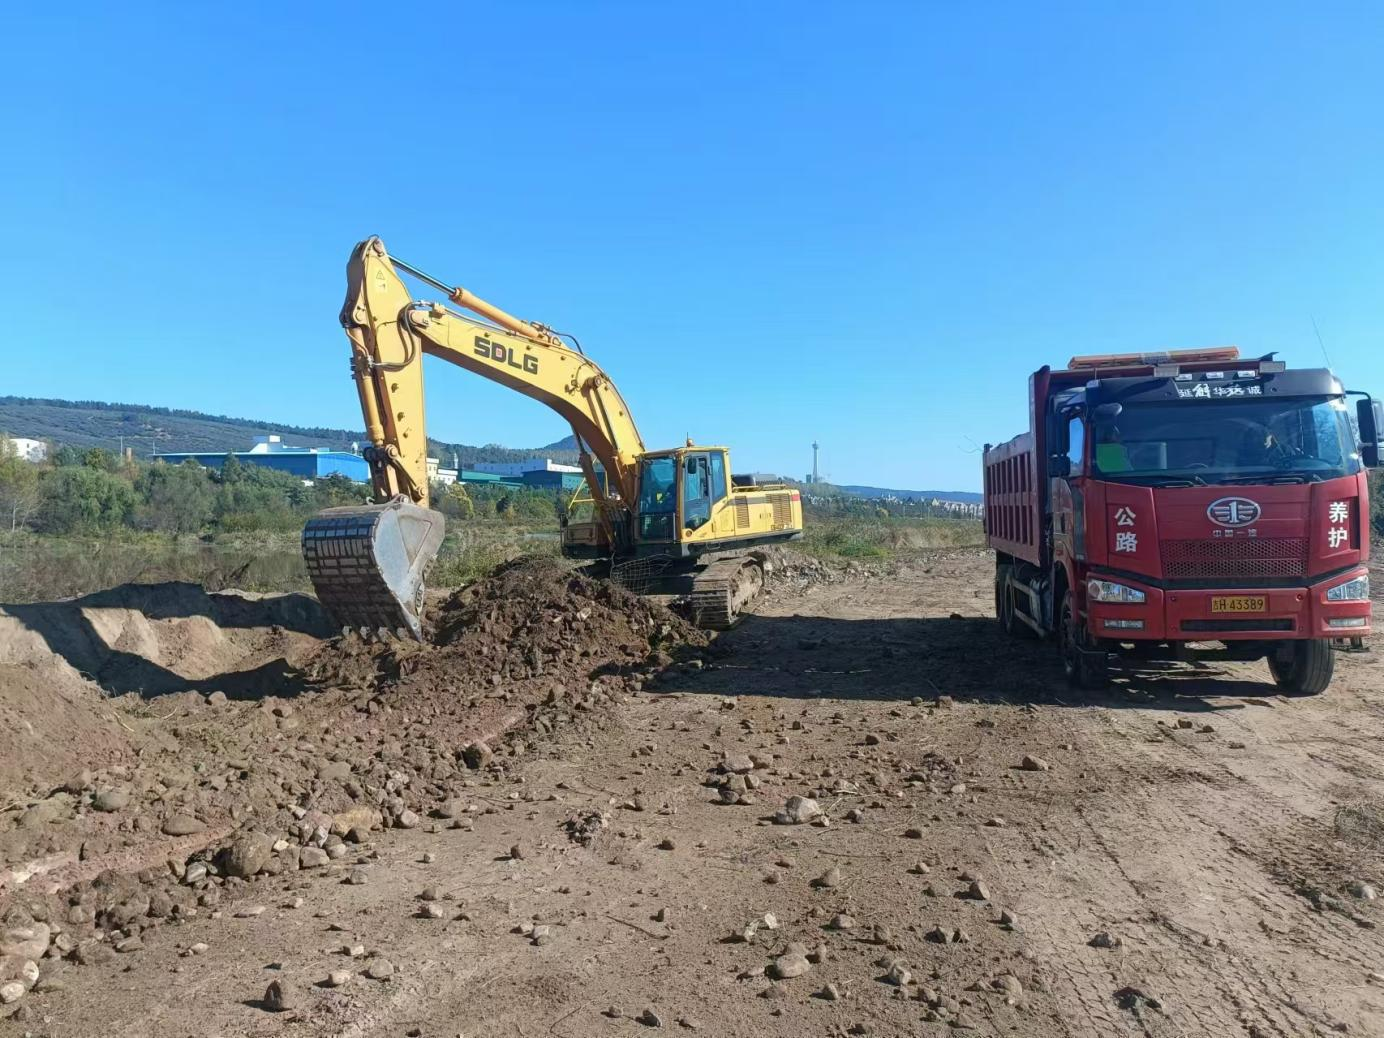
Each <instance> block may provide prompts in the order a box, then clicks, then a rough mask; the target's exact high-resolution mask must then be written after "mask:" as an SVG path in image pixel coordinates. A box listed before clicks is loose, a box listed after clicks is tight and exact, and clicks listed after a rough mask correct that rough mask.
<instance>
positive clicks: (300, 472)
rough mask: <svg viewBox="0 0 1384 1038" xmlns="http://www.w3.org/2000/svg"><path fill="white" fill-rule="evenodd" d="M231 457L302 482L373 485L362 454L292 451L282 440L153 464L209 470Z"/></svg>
mask: <svg viewBox="0 0 1384 1038" xmlns="http://www.w3.org/2000/svg"><path fill="white" fill-rule="evenodd" d="M228 453H229V455H230V456H232V457H234V458H235V459H236V460H237V461H239V462H240V463H241V464H243V465H260V466H263V467H264V468H268V469H277V470H278V471H280V472H287V473H289V474H291V475H294V476H297V477H298V478H299V479H303V480H308V481H311V480H316V479H322V478H324V477H326V476H345V477H346V478H347V479H353V480H355V481H356V482H357V483H369V482H370V466H369V465H367V464H366V463H365V459H364V458H362V457H361V456H360V455H359V454H352V453H351V452H350V451H335V450H328V449H327V448H325V447H290V446H289V445H288V444H286V443H284V442H283V439H282V437H279V436H256V437H255V444H254V446H253V447H251V448H250V449H249V450H248V451H230V452H226V451H221V452H219V453H218V452H212V451H173V452H169V453H162V454H155V455H154V460H155V461H165V462H167V463H168V464H170V465H179V464H182V463H183V462H184V461H195V462H197V464H199V465H204V466H206V467H207V468H209V469H219V468H221V466H222V465H223V464H224V463H225V461H226V458H227V456H228Z"/></svg>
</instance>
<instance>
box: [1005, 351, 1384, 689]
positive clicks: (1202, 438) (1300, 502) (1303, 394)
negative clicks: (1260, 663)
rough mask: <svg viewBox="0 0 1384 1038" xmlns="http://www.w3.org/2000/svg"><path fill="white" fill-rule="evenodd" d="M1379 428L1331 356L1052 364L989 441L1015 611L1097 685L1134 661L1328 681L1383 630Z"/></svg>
mask: <svg viewBox="0 0 1384 1038" xmlns="http://www.w3.org/2000/svg"><path fill="white" fill-rule="evenodd" d="M1348 397H1358V398H1359V400H1358V401H1357V402H1356V407H1355V408H1354V409H1351V408H1350V407H1348V406H1347V398H1348ZM1352 418H1354V421H1352ZM1381 426H1384V410H1382V409H1381V406H1380V403H1379V402H1377V401H1375V400H1373V399H1372V398H1371V397H1370V396H1369V395H1368V394H1365V393H1348V392H1347V391H1346V390H1345V389H1344V387H1343V386H1342V385H1341V383H1340V381H1339V380H1338V379H1337V378H1336V376H1335V375H1333V374H1332V373H1331V372H1330V371H1327V370H1325V369H1320V368H1317V369H1289V368H1288V367H1287V366H1286V365H1285V364H1284V363H1283V362H1281V361H1277V360H1274V359H1273V357H1272V355H1270V356H1267V357H1263V358H1260V359H1257V360H1243V359H1241V358H1240V356H1239V351H1238V350H1237V349H1236V348H1235V347H1219V348H1215V349H1205V350H1176V351H1173V352H1170V353H1159V354H1119V355H1107V356H1093V357H1074V358H1072V360H1071V362H1070V363H1069V364H1068V366H1067V368H1066V369H1065V370H1060V371H1054V370H1052V369H1050V368H1047V367H1043V368H1041V369H1039V370H1038V371H1036V372H1035V373H1034V374H1033V375H1032V376H1031V377H1030V379H1029V431H1028V432H1026V433H1022V434H1020V435H1019V436H1016V437H1015V438H1014V439H1012V440H1010V441H1009V442H1008V443H1002V444H1000V445H998V446H990V445H987V446H986V448H985V458H984V475H985V532H986V540H987V543H988V544H989V545H990V547H991V548H993V549H994V551H995V610H996V613H997V615H998V617H999V621H1000V623H1001V625H1002V626H1003V628H1004V630H1005V631H1006V632H1008V633H1010V634H1012V635H1015V636H1018V637H1024V636H1028V637H1034V636H1037V637H1044V638H1052V639H1053V640H1054V641H1056V643H1057V644H1058V646H1059V647H1060V650H1061V655H1062V661H1063V667H1064V669H1065V671H1066V673H1067V677H1068V679H1069V680H1070V681H1071V682H1072V683H1073V684H1075V685H1077V686H1079V687H1087V688H1094V687H1099V686H1101V685H1103V684H1104V683H1105V682H1106V681H1107V680H1108V676H1109V669H1110V667H1111V665H1112V664H1115V663H1117V662H1120V661H1121V660H1126V659H1129V658H1135V659H1140V658H1141V659H1191V658H1200V657H1206V656H1210V657H1219V658H1223V659H1233V660H1255V659H1263V658H1267V660H1268V664H1269V670H1270V671H1271V673H1272V675H1273V679H1274V681H1275V683H1276V684H1277V685H1278V686H1279V688H1280V689H1281V690H1282V691H1284V692H1285V693H1289V694H1295V695H1310V694H1315V693H1318V692H1321V691H1323V690H1325V688H1326V687H1327V685H1328V684H1329V682H1330V680H1331V674H1332V668H1333V660H1334V657H1333V649H1356V650H1359V649H1363V648H1364V640H1365V638H1366V636H1367V635H1369V633H1370V584H1369V571H1368V569H1367V565H1366V564H1367V562H1368V559H1369V523H1370V509H1369V496H1368V484H1367V472H1366V470H1367V469H1368V468H1371V467H1375V466H1377V465H1378V464H1379V452H1380V445H1379V434H1380V429H1381Z"/></svg>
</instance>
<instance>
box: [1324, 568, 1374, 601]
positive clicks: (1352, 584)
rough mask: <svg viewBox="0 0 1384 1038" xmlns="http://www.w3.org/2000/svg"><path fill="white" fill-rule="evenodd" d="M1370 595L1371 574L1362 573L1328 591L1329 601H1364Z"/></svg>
mask: <svg viewBox="0 0 1384 1038" xmlns="http://www.w3.org/2000/svg"><path fill="white" fill-rule="evenodd" d="M1369 597H1370V578H1369V574H1368V573H1366V574H1362V575H1361V576H1358V577H1356V578H1355V579H1353V580H1347V581H1346V582H1345V583H1344V584H1337V585H1336V586H1335V587H1333V588H1332V589H1331V590H1329V591H1328V592H1327V593H1326V600H1327V601H1328V602H1364V601H1367V600H1368V599H1369Z"/></svg>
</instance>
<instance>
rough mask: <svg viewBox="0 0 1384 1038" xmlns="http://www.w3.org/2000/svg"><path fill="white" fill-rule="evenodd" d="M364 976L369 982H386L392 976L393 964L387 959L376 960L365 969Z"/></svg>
mask: <svg viewBox="0 0 1384 1038" xmlns="http://www.w3.org/2000/svg"><path fill="white" fill-rule="evenodd" d="M365 975H366V976H367V977H369V978H370V979H371V980H388V979H389V978H390V977H392V976H394V963H392V962H390V961H389V960H388V959H376V960H375V961H374V962H372V963H371V964H370V965H369V967H367V968H366V970H365Z"/></svg>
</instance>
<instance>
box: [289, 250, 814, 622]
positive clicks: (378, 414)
mask: <svg viewBox="0 0 1384 1038" xmlns="http://www.w3.org/2000/svg"><path fill="white" fill-rule="evenodd" d="M399 271H404V272H405V273H407V274H410V275H412V276H413V277H415V278H417V279H418V280H420V281H422V282H424V283H425V284H428V285H430V286H432V287H433V288H435V289H437V290H438V291H439V292H441V293H442V294H443V295H444V297H445V298H446V299H447V300H448V301H449V302H451V303H453V304H455V305H456V306H459V307H463V308H465V309H467V310H470V311H472V313H474V314H477V315H479V316H480V317H482V318H484V320H476V319H474V318H471V317H468V316H464V315H462V314H460V313H458V312H457V311H456V310H453V309H450V308H449V307H448V306H446V305H445V304H443V303H439V302H419V301H417V300H415V299H414V298H413V297H412V296H411V295H410V294H409V291H408V288H407V287H406V286H405V284H404V282H403V280H402V279H401V278H400V276H399V273H398V272H399ZM346 276H347V293H346V302H345V305H344V306H343V308H342V311H341V324H342V326H343V327H344V328H345V329H346V334H347V336H348V337H349V338H350V341H351V373H352V376H353V377H354V379H355V383H356V388H357V390H358V392H359V395H360V405H361V412H362V414H363V415H364V418H365V429H366V435H367V437H368V438H369V440H370V446H369V447H367V448H366V449H365V451H364V454H365V458H366V460H367V462H368V463H369V465H370V479H371V484H372V487H373V491H374V499H375V502H376V503H375V504H372V505H363V506H358V507H348V508H333V509H328V510H327V511H325V512H322V513H321V514H319V515H318V516H316V517H314V518H313V519H312V520H311V521H309V523H308V524H307V526H306V528H305V529H304V531H303V556H304V559H305V560H306V562H307V567H308V573H309V575H310V576H311V578H312V582H313V587H314V588H315V589H316V591H317V597H318V598H319V599H320V600H321V602H322V604H323V605H324V606H325V607H326V608H327V609H328V611H329V612H330V613H331V614H332V615H333V617H334V618H335V619H336V620H337V621H338V622H339V623H340V624H341V625H342V626H343V627H351V628H365V629H386V630H404V631H408V632H409V633H411V634H412V635H413V636H415V637H419V636H421V611H422V601H423V579H424V571H425V569H426V567H427V565H428V563H430V562H431V561H432V559H433V558H434V557H435V556H436V554H437V552H438V550H439V548H440V547H441V544H442V538H443V528H444V520H443V517H442V516H441V514H439V513H438V512H436V511H433V510H432V509H431V508H429V486H428V478H427V426H426V424H425V422H424V416H423V356H424V355H425V354H427V355H429V356H433V357H438V358H441V359H442V360H445V361H448V362H449V363H452V364H456V365H457V366H458V367H462V368H465V369H467V370H468V371H472V372H475V373H476V374H478V375H481V376H483V377H484V378H487V379H490V380H491V381H493V382H498V383H500V384H501V385H503V386H508V387H509V388H510V389H513V390H516V391H517V392H520V393H522V394H524V395H525V396H528V397H532V398H533V399H535V400H538V401H540V402H541V403H544V404H546V405H547V406H549V407H551V408H552V409H553V410H554V411H556V412H557V413H558V414H560V415H561V416H562V417H563V418H564V419H566V420H567V422H568V423H569V424H570V425H571V427H572V432H573V434H574V435H575V436H576V440H577V446H578V451H579V459H580V462H581V468H582V471H583V473H584V474H585V477H586V487H587V490H588V491H589V497H587V498H586V499H585V500H586V503H587V504H588V505H589V507H590V513H591V514H590V516H589V517H587V518H585V519H582V520H578V519H577V518H576V517H574V516H569V517H568V518H566V519H564V521H563V527H562V551H563V554H564V555H566V556H568V557H570V558H581V559H590V560H595V561H596V562H597V563H598V564H599V565H600V566H602V567H603V568H605V569H606V570H608V571H610V572H613V573H614V574H615V575H616V576H617V577H621V578H623V579H624V581H625V582H626V583H628V584H630V585H631V586H634V587H635V588H636V590H639V591H641V592H643V593H647V594H652V595H657V596H660V597H663V598H665V599H667V600H668V601H670V602H673V603H675V604H679V605H682V606H685V607H686V608H687V609H688V611H689V612H690V614H691V616H692V618H693V619H694V621H695V622H697V623H698V624H700V625H702V626H705V627H709V628H713V629H721V628H726V627H730V626H731V625H733V624H734V623H735V622H736V620H737V619H738V618H739V616H740V614H741V610H742V609H743V608H744V606H745V605H746V604H747V603H748V602H749V601H750V600H751V599H753V598H754V597H755V595H757V594H758V593H759V591H760V589H761V588H762V586H763V583H764V574H765V566H766V564H767V556H766V554H765V552H764V551H763V550H762V547H763V546H765V545H772V544H778V543H782V542H784V541H789V540H793V539H796V538H799V537H801V536H802V528H803V520H802V502H801V500H800V496H799V494H798V491H796V490H794V489H791V488H790V487H787V486H784V485H780V484H768V485H764V484H758V485H755V484H754V483H753V481H752V480H749V479H745V478H742V477H739V476H735V477H732V475H731V466H730V453H729V451H728V450H727V449H726V448H725V447H710V446H702V445H694V444H693V443H692V442H691V441H690V440H689V441H688V442H687V444H686V445H685V446H682V447H677V448H674V449H671V450H662V451H647V450H645V449H644V443H643V440H642V439H641V438H640V436H639V431H638V429H637V428H636V427H635V423H634V419H633V418H632V417H631V415H630V413H629V409H628V407H627V406H626V404H625V401H624V399H623V397H622V396H621V395H620V392H619V390H617V389H616V387H615V384H614V383H613V382H612V381H611V380H610V378H609V376H607V375H606V373H605V372H604V371H602V370H601V368H600V367H599V366H598V365H597V364H596V363H595V362H594V361H593V360H591V359H590V358H589V357H587V356H586V355H585V354H584V353H583V352H582V351H581V349H580V347H579V345H578V344H577V343H576V341H575V339H572V341H571V343H570V344H569V343H568V342H566V341H564V339H571V337H570V336H563V335H561V334H559V333H557V332H554V331H553V330H552V329H551V328H548V327H547V326H545V325H541V324H535V323H531V322H529V321H524V320H521V319H519V318H517V317H513V316H511V315H510V314H507V313H505V312H504V311H503V310H501V309H499V308H498V307H495V306H492V305H491V304H489V303H487V302H485V301H484V300H482V299H479V298H478V297H476V296H475V295H473V294H472V293H470V292H468V291H467V290H466V289H464V288H452V287H449V286H448V285H446V284H444V283H443V282H441V281H438V280H436V279H435V278H432V277H429V276H428V275H427V274H424V273H423V272H422V271H420V270H418V269H417V268H415V267H412V266H410V265H409V264H407V263H404V262H403V261H401V260H399V259H396V258H391V257H390V255H389V253H388V252H387V251H386V250H385V247H384V243H383V242H382V241H380V239H379V238H369V239H367V240H366V241H363V242H361V243H360V244H359V245H357V246H356V248H355V250H354V251H353V252H352V253H351V259H350V261H349V263H348V264H347V268H346ZM668 363H669V365H670V368H671V366H672V364H673V359H672V358H668ZM670 374H673V375H674V377H677V378H682V377H684V373H683V372H682V370H681V369H678V370H677V371H671V370H670ZM698 384H699V385H706V386H710V387H713V388H714V386H715V381H714V380H710V381H708V380H705V379H702V378H701V377H700V376H698ZM757 548H759V549H761V550H758V551H757V550H755V549H757Z"/></svg>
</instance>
